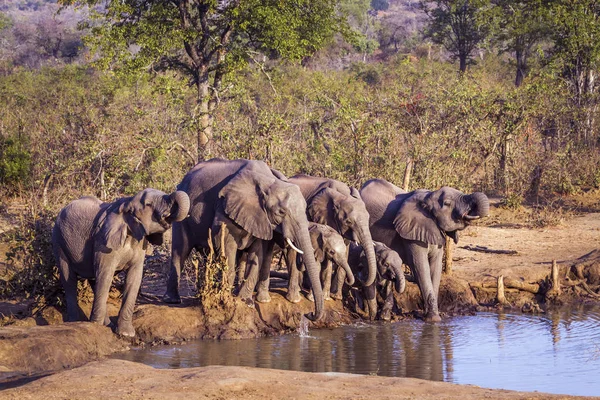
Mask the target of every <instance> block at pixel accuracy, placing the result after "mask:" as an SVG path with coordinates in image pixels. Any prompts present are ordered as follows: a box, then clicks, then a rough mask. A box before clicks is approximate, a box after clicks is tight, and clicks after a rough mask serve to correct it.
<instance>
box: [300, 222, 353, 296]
mask: <svg viewBox="0 0 600 400" xmlns="http://www.w3.org/2000/svg"><path fill="white" fill-rule="evenodd" d="M308 232H309V234H310V240H311V242H312V245H313V248H314V249H315V259H316V260H317V262H318V263H320V264H321V284H322V286H323V297H324V298H325V300H331V297H330V296H329V293H330V290H331V277H332V275H333V272H334V270H333V266H334V265H335V266H336V267H337V268H336V269H337V270H338V271H339V270H340V269H343V270H344V271H345V272H346V283H347V284H348V285H353V284H354V274H353V273H352V270H351V269H350V266H349V265H348V256H347V253H346V243H345V242H344V238H343V237H342V236H341V235H340V234H339V233H337V232H336V231H335V230H334V229H333V228H331V227H329V226H327V225H322V224H317V223H315V222H309V223H308ZM288 251H289V254H290V255H295V254H296V252H295V251H294V250H293V249H290V250H288ZM302 258H303V257H302V256H299V258H298V265H300V268H299V271H300V282H299V284H300V285H301V284H302V279H303V272H304V268H303V265H302V264H303V261H302ZM309 300H311V301H312V300H313V296H312V293H311V294H310V295H309Z"/></svg>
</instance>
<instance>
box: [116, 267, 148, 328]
mask: <svg viewBox="0 0 600 400" xmlns="http://www.w3.org/2000/svg"><path fill="white" fill-rule="evenodd" d="M143 271H144V258H142V259H141V260H138V261H137V262H136V263H135V264H134V265H132V266H131V267H130V268H129V270H128V271H127V279H126V280H125V291H124V292H123V301H122V303H121V310H119V319H118V321H117V330H116V332H117V333H118V334H119V335H123V336H127V337H134V336H135V329H134V328H133V309H134V307H135V300H136V299H137V295H138V293H139V291H140V286H141V284H142V274H143Z"/></svg>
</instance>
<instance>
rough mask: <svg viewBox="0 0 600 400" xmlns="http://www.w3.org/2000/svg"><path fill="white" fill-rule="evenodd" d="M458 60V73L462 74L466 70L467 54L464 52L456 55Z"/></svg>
mask: <svg viewBox="0 0 600 400" xmlns="http://www.w3.org/2000/svg"><path fill="white" fill-rule="evenodd" d="M458 59H459V62H460V66H459V69H460V73H461V74H463V73H464V72H465V71H466V70H467V55H466V54H460V55H459V56H458Z"/></svg>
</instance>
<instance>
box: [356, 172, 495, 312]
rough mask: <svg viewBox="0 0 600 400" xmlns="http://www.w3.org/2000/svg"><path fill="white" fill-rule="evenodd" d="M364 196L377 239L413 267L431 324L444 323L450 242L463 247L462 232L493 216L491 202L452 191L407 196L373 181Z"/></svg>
mask: <svg viewBox="0 0 600 400" xmlns="http://www.w3.org/2000/svg"><path fill="white" fill-rule="evenodd" d="M360 195H361V197H362V199H363V201H364V202H365V205H366V207H367V210H368V212H369V215H370V218H371V219H370V228H371V234H372V236H373V239H374V240H377V241H380V242H382V243H384V244H385V245H387V246H388V247H390V248H391V249H393V250H395V251H396V252H398V254H399V255H400V257H401V258H402V261H403V262H404V263H406V264H407V265H408V266H409V267H410V269H411V272H412V274H413V275H414V277H415V279H416V281H417V284H418V286H419V289H420V291H421V296H422V298H423V304H424V311H425V319H426V320H429V321H441V317H440V314H439V311H438V292H439V286H440V279H441V274H442V258H443V254H444V250H443V249H444V246H445V244H446V236H449V237H450V238H452V239H453V240H454V242H455V243H458V232H459V231H461V230H463V229H465V228H466V227H467V226H469V224H470V223H471V222H472V221H473V220H476V219H478V218H481V217H485V216H487V215H488V213H489V209H490V204H489V200H488V198H487V196H486V195H485V194H484V193H481V192H475V193H472V194H464V193H462V192H460V191H459V190H457V189H454V188H451V187H447V186H444V187H442V188H440V189H438V190H436V191H428V190H424V189H419V190H415V191H412V192H406V191H404V190H402V189H400V188H399V187H397V186H395V185H393V184H391V183H390V182H387V181H385V180H383V179H372V180H369V181H367V182H366V183H365V184H364V185H363V187H362V188H361V190H360Z"/></svg>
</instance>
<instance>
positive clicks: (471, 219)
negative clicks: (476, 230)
mask: <svg viewBox="0 0 600 400" xmlns="http://www.w3.org/2000/svg"><path fill="white" fill-rule="evenodd" d="M479 218H481V217H480V216H479V215H465V216H464V219H466V220H467V221H473V220H476V219H479Z"/></svg>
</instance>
